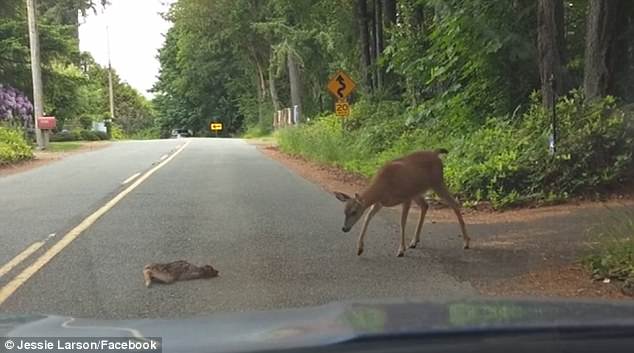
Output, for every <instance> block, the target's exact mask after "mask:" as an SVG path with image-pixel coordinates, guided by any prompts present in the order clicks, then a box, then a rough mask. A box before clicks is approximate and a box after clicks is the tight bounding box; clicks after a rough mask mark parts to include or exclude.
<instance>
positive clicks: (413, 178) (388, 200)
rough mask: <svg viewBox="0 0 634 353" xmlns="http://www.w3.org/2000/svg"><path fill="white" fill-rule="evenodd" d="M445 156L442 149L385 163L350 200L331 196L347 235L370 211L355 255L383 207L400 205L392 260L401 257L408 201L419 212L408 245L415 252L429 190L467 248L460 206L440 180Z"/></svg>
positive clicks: (417, 153) (360, 252)
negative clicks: (340, 208) (452, 217)
mask: <svg viewBox="0 0 634 353" xmlns="http://www.w3.org/2000/svg"><path fill="white" fill-rule="evenodd" d="M446 153H448V152H447V150H446V149H437V150H434V151H419V152H414V153H412V154H409V155H407V156H404V157H402V158H399V159H395V160H393V161H390V162H388V163H386V164H385V165H384V166H383V167H382V168H381V169H379V171H378V172H377V174H376V175H375V176H374V178H373V179H372V181H371V182H370V185H369V186H368V187H367V188H366V189H365V190H364V191H363V192H362V193H361V195H359V194H355V195H354V197H350V196H348V195H346V194H344V193H342V192H335V193H334V194H335V196H336V197H337V199H338V200H339V201H341V202H345V204H346V206H345V211H344V214H345V221H344V225H343V228H342V230H343V231H344V232H346V233H347V232H349V231H350V229H352V226H354V224H355V223H357V221H358V220H359V219H360V218H361V216H362V215H363V213H364V212H365V210H366V209H368V208H370V211H369V212H368V214H367V215H366V217H365V220H364V221H363V228H361V234H360V235H359V240H358V242H357V255H361V254H362V253H363V240H364V238H365V233H366V230H367V228H368V223H369V222H370V220H371V219H372V217H374V215H376V213H377V212H379V210H380V209H381V208H383V207H392V206H396V205H399V204H401V205H402V207H403V209H402V213H401V243H400V246H399V248H398V253H397V255H396V256H398V257H401V256H403V255H405V224H406V223H407V216H408V214H409V208H410V206H411V204H412V201H413V202H415V203H416V204H418V206H420V208H421V213H420V218H419V220H418V225H417V226H416V232H415V234H414V237H413V238H412V241H411V242H410V244H409V247H410V248H415V247H416V245H418V243H419V242H420V232H421V230H422V228H423V222H424V220H425V214H426V213H427V209H428V208H429V205H428V204H427V202H425V199H424V198H423V195H424V194H425V192H427V191H429V190H433V191H435V192H436V194H438V196H440V197H441V198H442V199H443V200H444V201H445V202H446V203H447V204H448V205H449V207H451V208H452V209H453V211H454V213H455V214H456V217H458V222H460V228H461V230H462V240H463V246H464V248H465V249H468V248H469V240H470V238H469V236H468V235H467V229H466V227H465V223H464V220H463V219H462V214H461V213H460V205H459V204H458V202H456V200H454V198H453V197H451V194H449V191H448V190H447V187H446V186H445V182H444V177H443V164H442V160H441V159H440V155H441V154H446Z"/></svg>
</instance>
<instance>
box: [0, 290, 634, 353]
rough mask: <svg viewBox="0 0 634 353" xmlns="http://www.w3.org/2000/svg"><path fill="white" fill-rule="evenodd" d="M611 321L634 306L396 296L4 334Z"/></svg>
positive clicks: (625, 317)
mask: <svg viewBox="0 0 634 353" xmlns="http://www.w3.org/2000/svg"><path fill="white" fill-rule="evenodd" d="M606 325H607V326H618V327H626V326H629V327H632V326H634V305H633V304H631V303H627V302H597V301H574V302H571V301H561V300H549V301H534V300H484V299H482V300H455V301H447V302H433V301H432V302H429V301H412V300H390V301H361V302H337V303H331V304H327V305H323V306H317V307H308V308H300V309H288V310H279V311H269V312H264V311H258V312H240V313H218V314H210V315H207V316H200V317H193V318H187V319H174V320H167V319H135V320H92V319H79V318H72V317H64V316H51V315H0V333H2V335H3V336H8V337H37V336H44V337H137V338H142V337H161V338H162V340H163V351H164V352H172V351H177V352H249V351H262V350H279V349H290V348H299V347H312V346H314V347H317V346H324V345H330V344H336V343H341V342H346V341H351V340H355V339H358V338H360V337H369V336H381V337H386V336H392V335H395V336H401V335H412V334H415V335H421V334H422V335H429V336H434V335H446V334H448V333H465V332H474V331H479V332H482V331H486V330H498V331H499V330H506V331H509V330H510V331H513V330H526V329H535V328H541V329H543V328H556V329H557V328H562V327H569V328H570V327H573V328H574V327H598V326H606Z"/></svg>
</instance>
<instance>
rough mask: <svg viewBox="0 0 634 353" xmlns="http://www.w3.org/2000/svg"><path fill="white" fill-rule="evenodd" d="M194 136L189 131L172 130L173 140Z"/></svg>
mask: <svg viewBox="0 0 634 353" xmlns="http://www.w3.org/2000/svg"><path fill="white" fill-rule="evenodd" d="M192 136H194V134H193V133H192V131H191V130H187V129H174V130H172V138H180V137H192Z"/></svg>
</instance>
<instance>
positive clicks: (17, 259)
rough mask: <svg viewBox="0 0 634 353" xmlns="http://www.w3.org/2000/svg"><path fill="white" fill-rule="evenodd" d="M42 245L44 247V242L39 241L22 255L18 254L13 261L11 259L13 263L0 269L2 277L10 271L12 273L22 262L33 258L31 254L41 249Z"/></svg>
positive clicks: (10, 262) (8, 263)
mask: <svg viewBox="0 0 634 353" xmlns="http://www.w3.org/2000/svg"><path fill="white" fill-rule="evenodd" d="M42 245H44V242H43V241H37V242H35V243H33V244H31V245H30V246H29V247H28V248H26V249H24V250H23V251H22V252H21V253H19V254H17V255H16V256H15V257H14V258H13V259H11V261H9V262H7V263H6V264H4V266H2V267H0V277H2V276H4V275H6V274H7V273H9V271H11V270H12V269H13V268H14V267H15V266H17V265H19V264H20V263H21V262H22V261H24V260H26V258H28V257H29V256H31V254H33V253H34V252H36V251H37V250H38V249H39V248H41V247H42Z"/></svg>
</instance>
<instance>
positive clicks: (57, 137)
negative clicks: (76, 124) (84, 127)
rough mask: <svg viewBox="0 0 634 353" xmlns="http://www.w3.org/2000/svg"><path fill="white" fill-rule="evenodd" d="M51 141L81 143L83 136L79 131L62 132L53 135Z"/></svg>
mask: <svg viewBox="0 0 634 353" xmlns="http://www.w3.org/2000/svg"><path fill="white" fill-rule="evenodd" d="M49 140H50V141H51V142H69V141H79V140H81V136H80V134H79V131H60V132H58V133H56V134H53V135H51V137H50V138H49Z"/></svg>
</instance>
